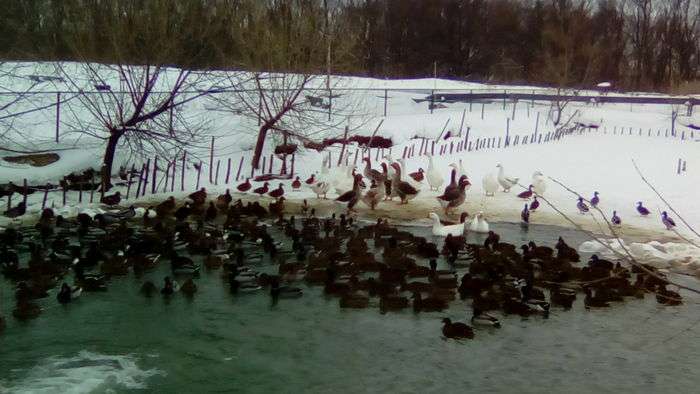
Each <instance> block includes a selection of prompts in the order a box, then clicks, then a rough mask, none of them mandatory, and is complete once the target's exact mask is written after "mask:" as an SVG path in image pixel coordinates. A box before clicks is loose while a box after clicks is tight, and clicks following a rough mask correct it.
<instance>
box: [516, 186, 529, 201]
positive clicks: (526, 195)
mask: <svg viewBox="0 0 700 394" xmlns="http://www.w3.org/2000/svg"><path fill="white" fill-rule="evenodd" d="M530 197H532V185H530V187H528V188H527V190H525V191H524V192H522V193H520V194H518V198H522V199H524V200H529V199H530Z"/></svg>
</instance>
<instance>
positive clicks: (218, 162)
mask: <svg viewBox="0 0 700 394" xmlns="http://www.w3.org/2000/svg"><path fill="white" fill-rule="evenodd" d="M220 164H221V160H217V161H216V172H215V173H214V185H218V184H219V165H220Z"/></svg>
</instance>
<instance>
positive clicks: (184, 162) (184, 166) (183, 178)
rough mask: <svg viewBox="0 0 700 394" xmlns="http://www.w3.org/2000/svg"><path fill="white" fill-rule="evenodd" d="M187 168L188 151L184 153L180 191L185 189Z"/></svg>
mask: <svg viewBox="0 0 700 394" xmlns="http://www.w3.org/2000/svg"><path fill="white" fill-rule="evenodd" d="M185 168H187V151H185V152H184V153H183V154H182V172H181V173H180V191H181V192H184V191H185Z"/></svg>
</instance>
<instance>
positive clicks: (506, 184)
mask: <svg viewBox="0 0 700 394" xmlns="http://www.w3.org/2000/svg"><path fill="white" fill-rule="evenodd" d="M496 167H497V168H498V183H499V184H501V187H503V191H504V192H506V193H508V192H509V191H510V188H511V187H513V186H515V185H517V184H518V181H519V180H520V178H511V177H509V176H506V175H505V173H504V171H503V166H502V165H501V164H498V165H497V166H496Z"/></svg>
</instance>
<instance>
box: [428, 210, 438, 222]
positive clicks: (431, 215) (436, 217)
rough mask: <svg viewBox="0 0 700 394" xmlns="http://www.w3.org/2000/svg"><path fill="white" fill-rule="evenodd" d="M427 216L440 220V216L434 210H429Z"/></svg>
mask: <svg viewBox="0 0 700 394" xmlns="http://www.w3.org/2000/svg"><path fill="white" fill-rule="evenodd" d="M428 217H429V218H430V219H433V220H440V217H439V216H438V215H437V214H436V213H435V212H430V213H429V214H428Z"/></svg>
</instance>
